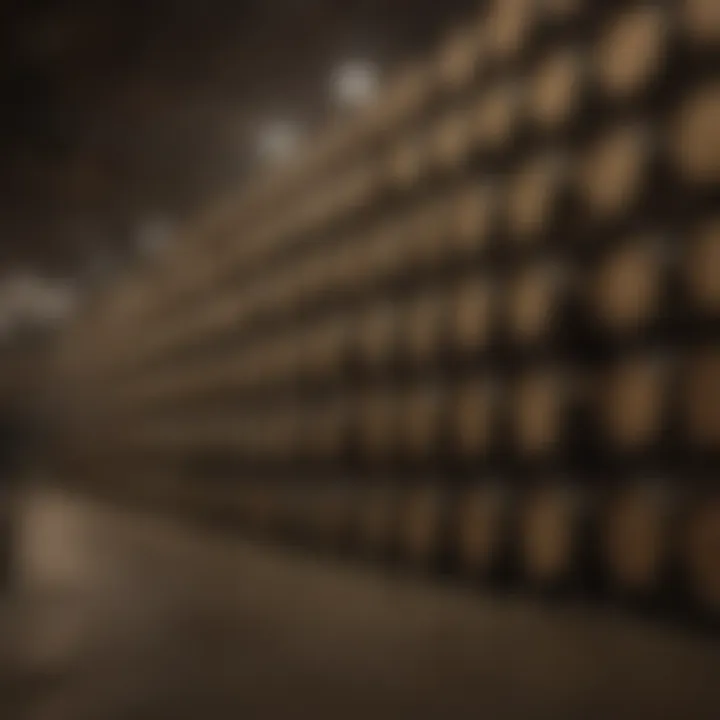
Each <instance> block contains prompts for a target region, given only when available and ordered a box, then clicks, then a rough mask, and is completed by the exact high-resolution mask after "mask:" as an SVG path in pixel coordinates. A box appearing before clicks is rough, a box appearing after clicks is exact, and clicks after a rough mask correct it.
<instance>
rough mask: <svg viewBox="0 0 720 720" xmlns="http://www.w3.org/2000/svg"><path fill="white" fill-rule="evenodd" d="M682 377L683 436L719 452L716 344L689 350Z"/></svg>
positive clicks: (718, 351)
mask: <svg viewBox="0 0 720 720" xmlns="http://www.w3.org/2000/svg"><path fill="white" fill-rule="evenodd" d="M683 378H684V382H683V383H682V385H683V389H682V402H681V408H682V409H681V412H682V415H683V426H684V430H685V433H686V437H687V439H688V441H689V443H690V445H691V446H692V447H693V448H694V449H697V450H703V451H709V452H712V453H713V454H716V455H717V454H720V345H717V344H716V345H709V346H707V347H703V348H698V349H697V350H693V351H692V352H691V353H689V356H688V360H687V365H686V367H685V372H684V373H683Z"/></svg>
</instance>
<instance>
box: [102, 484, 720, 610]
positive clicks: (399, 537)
mask: <svg viewBox="0 0 720 720" xmlns="http://www.w3.org/2000/svg"><path fill="white" fill-rule="evenodd" d="M136 495H137V497H136V498H134V497H133V496H132V492H130V491H128V489H127V488H125V489H124V490H122V491H119V490H117V489H116V490H115V491H114V497H113V499H118V498H119V497H122V498H123V499H124V500H125V501H126V502H129V503H132V502H135V501H136V500H137V499H139V498H142V500H141V503H142V504H143V506H145V507H152V506H153V503H155V504H157V505H158V506H159V507H161V508H162V510H163V511H164V512H168V510H172V512H173V513H176V514H177V515H178V516H184V517H188V518H192V519H193V520H194V521H201V522H206V523H209V524H210V525H211V526H212V527H214V528H215V529H222V528H229V529H231V530H232V532H233V533H240V534H242V535H243V536H244V537H246V538H247V539H249V540H252V541H257V542H262V543H271V544H281V545H282V546H292V547H294V548H295V549H302V550H303V551H304V552H310V551H312V552H321V553H324V554H329V555H331V556H335V557H336V558H338V559H341V560H343V561H345V562H347V561H349V560H351V559H355V560H364V561H368V562H371V563H373V564H375V565H379V566H381V567H391V568H394V569H395V570H396V571H398V572H399V571H403V570H412V571H413V572H421V573H428V574H438V573H441V574H447V575H449V576H451V577H453V578H457V579H464V580H465V581H468V582H471V583H473V584H477V585H479V586H480V588H493V589H498V590H500V589H503V590H511V591H518V590H524V591H525V592H531V593H532V592H536V593H543V594H545V593H547V594H551V595H553V596H557V595H559V594H562V595H568V596H573V597H576V598H578V599H580V598H584V599H586V600H593V601H594V600H596V599H600V598H605V599H607V600H610V601H615V602H616V603H617V604H618V605H623V604H624V605H630V606H635V607H637V608H644V609H646V610H649V609H663V610H666V611H669V614H670V615H673V616H675V617H678V616H681V617H687V616H688V613H693V614H695V615H697V616H699V617H702V618H703V619H705V620H709V621H711V622H713V621H717V619H718V618H719V617H720V560H719V558H720V552H719V550H720V494H718V491H717V489H712V488H708V487H704V488H697V487H696V488H688V487H686V486H685V485H684V484H683V482H682V478H670V477H668V476H662V477H661V476H657V477H652V478H650V477H648V478H645V479H641V478H638V477H626V478H622V479H620V478H613V479H612V480H611V481H609V482H608V483H606V484H605V485H603V486H602V487H594V488H590V487H588V486H587V485H586V484H583V483H577V482H574V481H573V479H572V478H569V477H567V476H560V475H559V476H554V477H551V476H546V477H543V478H535V479H534V480H532V481H526V482H524V483H517V482H508V479H507V478H502V477H493V478H486V479H484V480H482V481H477V480H474V481H473V480H466V481H465V482H464V483H462V484H459V485H448V483H447V482H445V481H444V480H439V479H438V478H437V477H435V478H434V479H433V478H432V477H431V476H426V477H425V478H424V479H422V480H417V479H416V480H414V481H411V480H406V481H403V482H398V481H397V480H395V481H392V480H390V479H389V478H388V477H387V476H385V477H383V476H379V475H376V476H365V477H362V478H361V477H358V476H356V477H354V478H351V477H349V476H348V477H347V478H345V479H339V478H337V477H334V478H326V479H325V480H318V479H317V478H315V479H314V480H313V481H312V482H304V483H300V482H298V478H297V477H292V478H290V479H289V480H288V479H285V480H282V479H280V478H277V479H276V480H275V481H274V482H271V483H268V482H266V481H262V482H258V481H250V480H247V479H246V481H245V482H244V483H241V484H238V483H236V482H232V483H222V482H218V484H217V485H216V486H214V487H212V489H210V488H208V487H207V486H205V487H203V486H194V487H193V486H185V488H184V490H183V491H182V492H177V489H175V490H173V495H172V497H169V496H168V495H167V494H165V495H162V496H161V495H160V494H158V493H155V495H154V496H153V495H152V493H151V492H148V491H147V488H145V489H143V490H138V491H137V492H136Z"/></svg>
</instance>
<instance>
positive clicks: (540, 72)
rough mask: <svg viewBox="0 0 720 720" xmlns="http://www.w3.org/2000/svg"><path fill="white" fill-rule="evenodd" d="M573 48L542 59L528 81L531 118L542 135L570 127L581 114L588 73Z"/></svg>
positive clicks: (577, 52) (553, 53) (580, 55)
mask: <svg viewBox="0 0 720 720" xmlns="http://www.w3.org/2000/svg"><path fill="white" fill-rule="evenodd" d="M585 65H586V63H585V60H584V59H583V56H582V54H581V53H580V52H579V51H578V50H577V49H576V48H575V47H573V46H571V45H569V46H566V47H560V48H558V49H557V50H555V51H553V52H552V53H550V54H549V55H548V56H547V57H545V58H542V59H541V61H540V62H539V63H538V65H537V66H536V67H535V68H533V70H532V74H531V76H530V77H529V78H528V83H529V89H528V95H529V96H528V108H527V112H528V116H529V119H530V121H531V122H532V123H534V124H535V125H536V126H537V127H538V128H539V129H540V131H541V132H543V133H550V132H555V131H557V130H559V129H561V128H563V127H566V126H567V125H568V124H569V123H570V122H571V121H572V120H573V118H574V117H575V116H576V114H577V113H578V112H579V110H580V107H581V103H582V100H583V97H584V95H585V87H584V86H585V84H586V76H587V70H586V67H585Z"/></svg>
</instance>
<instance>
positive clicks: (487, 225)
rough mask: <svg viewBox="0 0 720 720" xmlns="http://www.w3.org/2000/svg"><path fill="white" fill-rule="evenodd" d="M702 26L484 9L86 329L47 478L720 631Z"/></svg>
mask: <svg viewBox="0 0 720 720" xmlns="http://www.w3.org/2000/svg"><path fill="white" fill-rule="evenodd" d="M717 8H718V3H717V2H716V0H675V1H673V2H657V3H653V2H649V3H648V2H614V1H613V2H606V3H595V2H590V1H588V0H543V2H538V1H537V0H491V1H490V2H485V3H483V4H482V7H481V9H480V13H479V15H478V17H477V18H474V19H472V20H471V21H469V22H468V23H467V24H466V25H464V26H463V27H462V28H461V29H460V30H459V31H458V33H456V34H455V35H454V36H453V37H452V38H451V40H450V41H449V43H447V44H446V45H444V46H443V48H442V49H441V52H440V53H439V54H433V55H432V56H431V57H430V58H428V59H426V60H422V61H419V62H417V63H415V64H413V66H412V67H411V68H410V69H409V70H408V71H407V72H404V73H402V74H401V76H400V77H399V79H398V80H397V81H396V82H391V83H390V85H389V87H388V89H387V90H386V91H385V92H384V93H382V95H381V97H380V100H379V102H378V103H377V104H376V105H373V106H372V107H370V108H369V109H368V110H367V112H365V113H361V114H360V115H359V116H358V117H357V118H355V119H354V120H349V121H348V122H347V123H345V124H343V125H342V126H341V127H338V128H337V129H331V130H330V131H328V132H326V133H324V134H323V136H322V137H321V138H319V142H318V143H315V144H310V148H309V150H308V152H307V153H303V154H301V155H300V156H299V157H298V158H297V159H296V160H295V161H292V162H290V164H289V165H288V166H287V167H286V168H282V169H279V170H277V171H273V172H269V173H268V174H267V175H266V176H263V177H259V178H258V179H257V182H256V183H255V184H254V185H253V186H252V187H249V188H248V189H247V191H246V192H245V193H244V194H242V195H241V196H239V197H231V198H229V199H228V201H227V202H226V203H222V204H220V205H219V206H218V207H216V208H214V209H213V210H212V211H211V212H210V213H209V214H208V215H207V216H205V217H203V218H201V219H200V220H199V221H198V223H197V224H195V225H193V226H192V227H191V228H190V229H189V230H188V234H187V237H185V238H183V239H181V240H180V241H179V242H178V244H177V245H176V246H175V247H173V248H172V249H171V250H170V252H168V254H167V255H166V256H165V257H162V258H160V259H158V260H157V262H156V263H154V264H152V265H150V266H148V267H146V268H143V269H142V270H141V271H138V272H137V273H135V274H134V275H131V276H129V277H128V278H127V279H125V280H122V281H120V282H119V283H118V285H117V286H116V287H115V288H113V289H112V290H111V291H109V292H108V293H107V295H106V296H105V297H104V298H102V299H99V301H98V303H97V304H96V305H94V306H93V307H92V308H89V309H88V312H87V314H86V315H84V316H82V317H80V318H78V321H77V323H76V325H75V326H74V327H73V328H71V329H70V330H69V332H68V333H67V334H66V335H65V337H64V338H63V339H62V342H61V346H60V352H59V355H58V365H57V373H56V378H55V388H54V390H55V393H54V395H55V397H56V399H57V402H58V408H59V409H60V411H61V412H60V416H61V417H62V422H59V423H58V427H57V435H58V437H59V438H61V439H62V441H61V442H59V445H60V446H62V450H63V452H64V453H65V455H66V459H67V460H68V461H69V462H68V468H69V472H70V474H71V475H72V474H73V473H77V474H78V476H80V475H82V476H90V477H93V478H94V482H95V483H96V484H97V485H98V486H102V485H105V486H108V492H110V493H111V494H112V493H122V492H123V491H127V492H128V493H133V492H134V493H139V494H140V495H143V493H144V494H145V495H144V497H146V498H147V499H148V502H150V498H151V497H152V496H153V495H155V496H156V498H157V502H158V503H159V504H161V505H164V506H165V507H169V506H172V505H173V504H179V505H182V506H183V509H184V510H185V511H187V512H188V513H191V514H196V513H202V512H203V511H204V510H206V511H207V512H208V513H210V514H211V515H213V516H216V517H226V518H227V519H228V520H229V521H230V522H231V524H232V526H233V527H235V528H238V529H240V528H243V529H244V530H245V531H246V532H248V533H249V534H251V535H253V536H258V537H263V538H268V539H269V538H274V539H276V540H282V541H285V542H292V543H295V544H297V543H304V544H311V545H313V544H314V545H315V546H316V547H323V548H327V549H332V550H335V551H340V550H346V551H349V550H354V551H356V552H357V553H359V554H361V555H370V556H372V557H376V558H380V557H382V558H387V559H391V558H394V559H395V560H398V561H401V562H404V563H405V564H407V565H411V566H415V567H418V566H421V567H427V568H430V567H437V566H442V567H451V568H453V569H454V570H455V571H456V572H457V573H458V574H462V575H467V576H469V577H476V578H483V579H486V580H487V581H494V580H496V579H500V578H502V579H503V580H505V581H508V582H509V583H510V584H513V583H514V584H515V585H517V584H520V585H528V584H529V585H532V586H536V587H541V588H544V589H550V588H552V589H555V588H559V587H566V586H567V587H570V586H584V585H585V584H586V583H587V584H589V585H591V586H592V587H593V588H594V589H603V590H607V591H609V592H616V593H619V594H621V595H626V596H632V597H635V596H639V597H644V598H651V597H652V598H659V597H668V596H670V595H673V596H675V595H679V596H683V597H684V598H685V599H686V600H690V601H692V603H693V604H694V605H696V606H697V607H702V608H704V609H705V610H706V611H708V612H709V614H714V615H715V616H717V615H720V563H718V558H720V498H718V495H717V487H718V486H717V472H718V469H720V281H719V280H718V278H720V217H719V216H718V214H717V207H718V206H717V202H718V199H719V198H718V181H719V180H720V156H719V155H718V148H719V147H720V145H718V143H717V142H716V135H717V127H718V126H720V82H719V81H718V76H717V71H716V68H717V67H718V65H717V61H718V60H719V59H720V58H719V57H718V41H719V40H720V17H718V14H717ZM73 463H74V464H73ZM110 486H112V487H110Z"/></svg>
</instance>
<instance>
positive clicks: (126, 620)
mask: <svg viewBox="0 0 720 720" xmlns="http://www.w3.org/2000/svg"><path fill="white" fill-rule="evenodd" d="M24 514H25V520H24V530H23V548H22V582H21V586H20V588H19V589H18V592H17V594H16V596H15V597H14V598H12V599H10V600H5V601H3V604H2V606H0V607H1V609H0V633H2V636H0V641H1V644H0V718H2V719H3V720H16V719H17V718H32V719H33V720H35V719H41V720H114V719H117V720H120V719H122V720H130V719H132V720H145V719H147V720H163V719H165V718H168V719H172V720H183V719H185V718H193V719H195V718H197V719H202V720H210V719H215V718H218V719H223V718H271V719H275V718H305V717H317V718H333V719H336V718H337V719H341V718H342V719H345V718H369V717H372V718H388V719H389V720H395V719H397V718H439V719H440V718H442V719H443V720H445V719H446V718H447V719H449V718H465V717H467V718H471V717H472V718H489V719H490V720H504V719H505V718H554V719H557V718H577V719H578V720H587V719H592V718H597V719H598V720H600V719H603V720H605V719H607V718H612V719H613V720H619V719H622V718H632V719H633V720H638V719H644V718H682V719H683V720H684V719H686V718H687V719H690V718H693V719H694V720H697V719H700V718H713V719H714V720H715V719H717V718H718V717H720V644H719V643H718V641H717V640H712V639H710V638H703V637H702V636H701V635H700V634H698V633H691V632H689V631H688V630H687V629H685V630H683V629H681V628H669V627H668V626H667V625H665V626H663V625H661V624H657V623H652V622H640V621H638V620H635V619H632V618H629V617H627V616H620V615H618V614H616V613H613V612H612V611H611V610H609V609H597V608H596V609H592V610H591V609H587V608H585V609H582V608H579V607H575V608H572V607H570V608H569V607H567V606H566V607H563V608H560V607H555V608H547V607H542V606H540V605H538V604H536V603H534V602H532V601H530V600H527V599H512V598H489V597H483V596H482V594H481V593H474V592H470V591H463V590H462V589H456V588H451V587H432V586H429V585H427V584H423V583H421V582H419V581H416V580H413V579H411V578H399V577H394V578H392V577H388V576H386V575H383V573H381V572H376V571H374V570H373V569H371V568H364V567H361V566H346V567H343V566H341V565H339V564H336V563H333V562H331V561H324V560H321V559H312V558H310V557H303V556H302V555H301V554H299V553H292V552H283V551H282V550H278V549H271V548H261V547H257V546H251V545H248V544H245V543H243V542H241V541H233V540H229V539H227V538H221V537H218V536H210V535H204V534H203V533H202V532H201V531H192V530H188V529H187V528H182V527H180V526H177V525H174V524H172V523H170V522H165V521H158V520H153V519H151V518H149V517H147V516H137V515H133V514H131V513H128V512H123V511H119V510H112V509H109V508H107V507H105V506H100V505H94V504H92V503H91V502H87V501H81V500H78V499H75V498H72V497H69V496H63V495H62V494H59V493H57V492H52V491H35V492H33V493H32V494H31V495H30V496H29V497H28V498H27V499H26V501H25V512H24Z"/></svg>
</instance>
